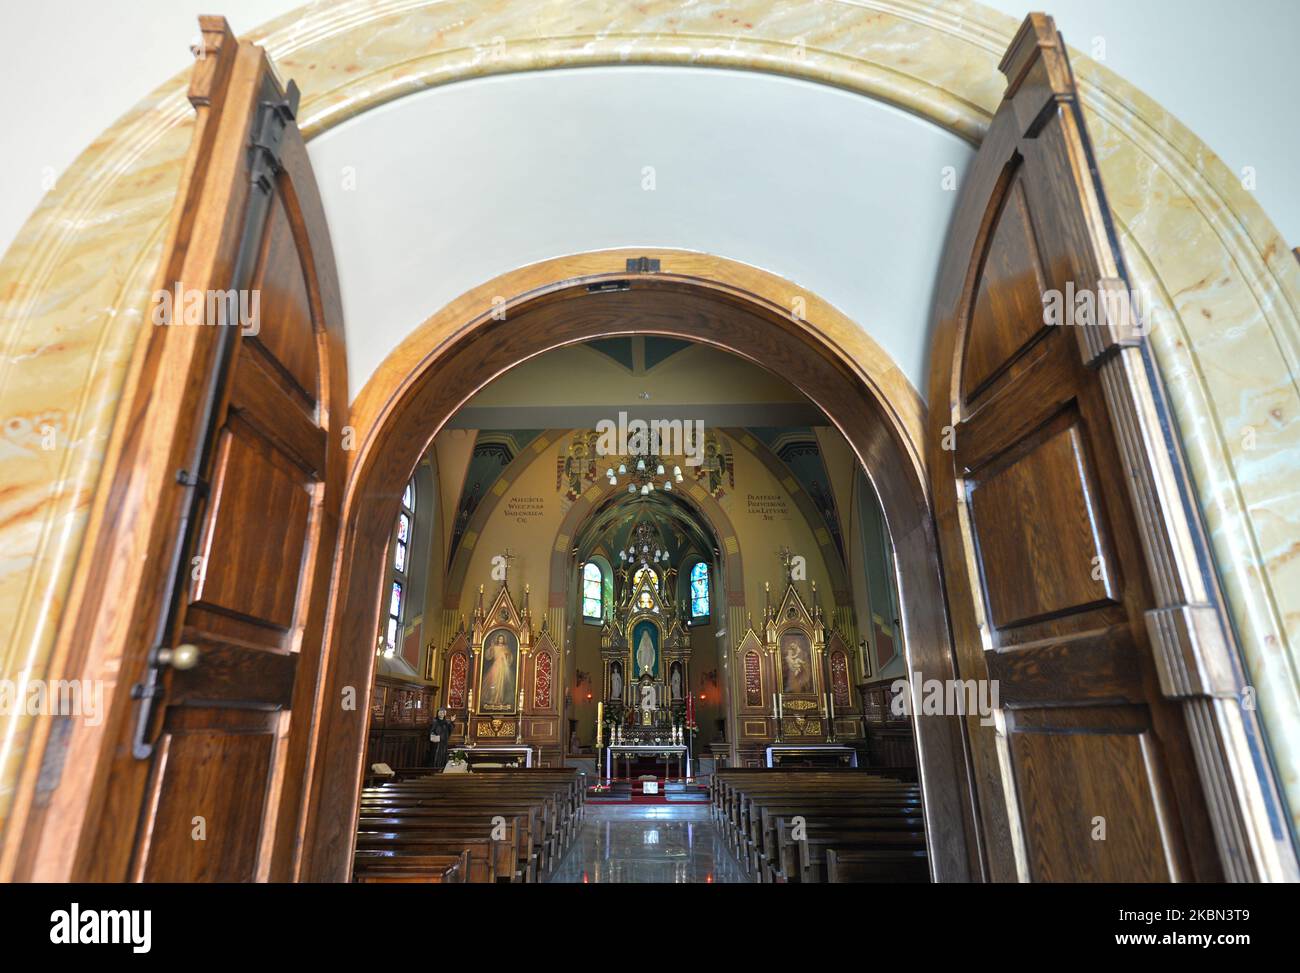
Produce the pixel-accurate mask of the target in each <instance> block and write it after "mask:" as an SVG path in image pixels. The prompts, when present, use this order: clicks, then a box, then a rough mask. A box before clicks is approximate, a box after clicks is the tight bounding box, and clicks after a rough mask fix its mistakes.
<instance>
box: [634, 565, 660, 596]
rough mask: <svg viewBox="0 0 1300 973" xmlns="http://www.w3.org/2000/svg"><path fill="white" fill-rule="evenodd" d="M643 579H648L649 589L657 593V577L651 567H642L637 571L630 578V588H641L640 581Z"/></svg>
mask: <svg viewBox="0 0 1300 973" xmlns="http://www.w3.org/2000/svg"><path fill="white" fill-rule="evenodd" d="M645 577H649V578H650V587H651V588H653V589H654V590H655V591H658V590H659V575H658V573H657V572H656V571H655V569H654V568H652V567H643V568H640V569H638V570H637V573H636V574H634V575H633V576H632V588H633V589H636V588H639V587H641V579H642V578H645Z"/></svg>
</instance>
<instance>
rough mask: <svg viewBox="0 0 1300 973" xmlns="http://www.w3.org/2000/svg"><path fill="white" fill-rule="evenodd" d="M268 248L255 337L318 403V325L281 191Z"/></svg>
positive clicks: (273, 212)
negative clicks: (259, 314)
mask: <svg viewBox="0 0 1300 973" xmlns="http://www.w3.org/2000/svg"><path fill="white" fill-rule="evenodd" d="M264 247H265V252H264V253H263V254H262V259H261V263H260V268H259V273H258V276H257V282H256V284H255V287H256V288H257V289H258V290H259V292H260V294H261V300H260V311H261V320H260V322H259V324H260V329H259V331H258V333H257V334H256V335H255V336H254V339H253V340H254V341H255V342H257V343H259V344H261V345H262V346H263V347H265V349H266V351H267V352H268V353H269V357H270V358H271V360H273V361H274V362H275V363H276V364H277V365H279V366H280V368H281V369H283V371H284V374H285V375H286V376H288V377H289V378H290V379H291V381H292V382H293V385H294V386H295V388H296V390H297V391H298V392H300V393H301V395H302V398H303V400H304V401H305V402H307V403H310V404H311V405H313V406H314V405H315V403H316V397H317V388H318V386H319V383H320V375H319V367H320V363H319V362H318V360H317V356H318V352H317V348H316V328H315V325H314V324H313V314H312V309H311V299H310V296H309V294H308V290H307V279H306V277H305V276H304V273H303V267H302V250H301V249H300V246H299V242H298V240H296V239H295V237H294V232H293V228H292V225H291V223H290V220H289V214H288V210H287V209H286V206H285V202H284V198H283V197H282V196H276V197H275V199H274V200H273V201H272V204H271V213H270V217H269V222H268V225H267V228H266V240H265V243H264Z"/></svg>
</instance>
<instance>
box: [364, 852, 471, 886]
mask: <svg viewBox="0 0 1300 973" xmlns="http://www.w3.org/2000/svg"><path fill="white" fill-rule="evenodd" d="M468 874H469V852H468V851H462V852H461V853H460V854H459V855H392V854H388V853H385V852H371V851H359V852H357V857H356V862H355V864H354V866H353V870H352V881H354V882H362V883H367V882H423V883H429V884H433V885H447V884H461V883H463V882H464V881H465V877H466V876H467V875H468Z"/></svg>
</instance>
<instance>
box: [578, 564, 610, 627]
mask: <svg viewBox="0 0 1300 973" xmlns="http://www.w3.org/2000/svg"><path fill="white" fill-rule="evenodd" d="M582 617H583V618H584V619H586V620H588V621H602V620H603V619H604V617H605V572H604V571H602V570H601V567H600V565H599V564H597V563H596V562H595V561H588V562H587V563H586V564H584V565H583V566H582Z"/></svg>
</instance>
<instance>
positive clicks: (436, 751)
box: [429, 706, 453, 770]
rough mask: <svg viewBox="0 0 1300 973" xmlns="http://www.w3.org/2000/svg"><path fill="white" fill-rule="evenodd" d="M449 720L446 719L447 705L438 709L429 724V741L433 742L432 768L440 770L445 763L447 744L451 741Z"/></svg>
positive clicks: (451, 727)
mask: <svg viewBox="0 0 1300 973" xmlns="http://www.w3.org/2000/svg"><path fill="white" fill-rule="evenodd" d="M452 729H453V726H452V723H451V720H449V719H447V707H445V706H442V707H439V709H438V715H437V717H436V718H435V719H434V721H433V723H431V724H430V725H429V742H430V743H432V744H433V769H434V770H442V768H443V767H444V766H445V765H446V763H447V745H448V744H449V743H450V742H451V731H452Z"/></svg>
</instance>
